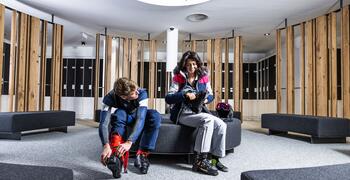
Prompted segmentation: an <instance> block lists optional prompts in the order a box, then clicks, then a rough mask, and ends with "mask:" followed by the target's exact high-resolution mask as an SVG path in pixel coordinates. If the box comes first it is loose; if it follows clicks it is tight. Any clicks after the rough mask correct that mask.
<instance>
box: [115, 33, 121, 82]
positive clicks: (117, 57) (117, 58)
mask: <svg viewBox="0 0 350 180" xmlns="http://www.w3.org/2000/svg"><path fill="white" fill-rule="evenodd" d="M116 41H117V44H118V45H117V47H116V53H115V79H118V78H120V77H121V72H122V67H121V66H120V64H121V62H120V61H121V59H120V49H121V48H120V46H121V44H120V38H117V40H116Z"/></svg>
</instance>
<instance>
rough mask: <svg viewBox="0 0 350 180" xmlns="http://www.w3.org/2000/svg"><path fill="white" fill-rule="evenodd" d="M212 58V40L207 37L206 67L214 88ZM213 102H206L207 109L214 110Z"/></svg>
mask: <svg viewBox="0 0 350 180" xmlns="http://www.w3.org/2000/svg"><path fill="white" fill-rule="evenodd" d="M212 62H213V59H212V41H211V39H208V40H207V68H208V72H209V74H210V80H211V83H210V84H211V88H212V89H214V81H213V78H214V73H213V68H212V66H213V63H212ZM214 106H215V104H214V102H212V103H210V104H208V109H210V110H214Z"/></svg>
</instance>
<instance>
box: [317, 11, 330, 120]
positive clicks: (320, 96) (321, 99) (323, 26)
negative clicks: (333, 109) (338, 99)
mask: <svg viewBox="0 0 350 180" xmlns="http://www.w3.org/2000/svg"><path fill="white" fill-rule="evenodd" d="M316 27H317V28H316V72H317V73H316V100H317V101H316V115H318V116H328V91H327V90H328V84H327V81H328V65H327V63H328V49H327V16H320V17H318V18H316Z"/></svg>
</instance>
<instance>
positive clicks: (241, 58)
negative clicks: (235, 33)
mask: <svg viewBox="0 0 350 180" xmlns="http://www.w3.org/2000/svg"><path fill="white" fill-rule="evenodd" d="M238 38H239V57H240V58H239V62H240V68H239V74H240V82H239V85H240V88H239V91H240V93H239V94H240V96H239V102H240V103H239V110H240V112H241V120H242V121H243V38H242V36H239V37H238Z"/></svg>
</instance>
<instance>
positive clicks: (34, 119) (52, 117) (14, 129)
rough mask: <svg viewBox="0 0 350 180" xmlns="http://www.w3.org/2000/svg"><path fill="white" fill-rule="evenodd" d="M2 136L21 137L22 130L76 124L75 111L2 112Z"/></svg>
mask: <svg viewBox="0 0 350 180" xmlns="http://www.w3.org/2000/svg"><path fill="white" fill-rule="evenodd" d="M0 122H1V126H0V134H1V135H3V136H2V138H10V139H11V138H13V139H20V134H21V131H29V130H36V129H44V128H53V129H55V128H63V127H65V128H66V127H67V126H74V125H75V112H73V111H32V112H1V113H0ZM12 136H13V137H12Z"/></svg>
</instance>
